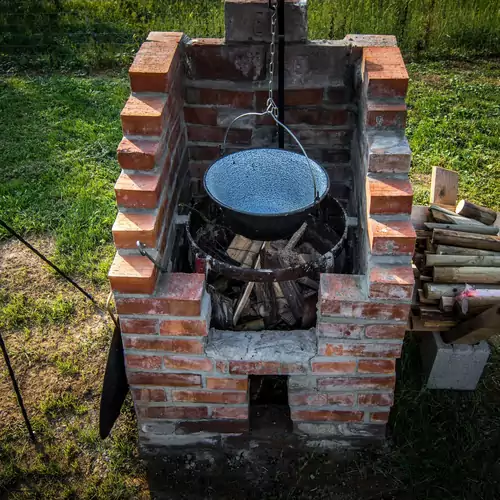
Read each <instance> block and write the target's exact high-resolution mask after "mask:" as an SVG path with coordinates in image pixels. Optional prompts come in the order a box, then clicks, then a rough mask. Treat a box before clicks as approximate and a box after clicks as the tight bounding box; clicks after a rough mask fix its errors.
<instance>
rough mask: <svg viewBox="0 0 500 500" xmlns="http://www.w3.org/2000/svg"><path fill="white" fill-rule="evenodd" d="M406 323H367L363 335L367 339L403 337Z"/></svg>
mask: <svg viewBox="0 0 500 500" xmlns="http://www.w3.org/2000/svg"><path fill="white" fill-rule="evenodd" d="M405 331H406V325H368V326H367V327H366V329H365V336H366V338H369V339H403V338H404V336H405Z"/></svg>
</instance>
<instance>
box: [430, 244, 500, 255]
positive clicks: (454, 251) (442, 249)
mask: <svg viewBox="0 0 500 500" xmlns="http://www.w3.org/2000/svg"><path fill="white" fill-rule="evenodd" d="M436 254H437V255H491V256H493V257H495V256H497V257H500V252H492V251H491V250H479V249H478V248H463V247H453V246H449V245H438V246H437V247H436Z"/></svg>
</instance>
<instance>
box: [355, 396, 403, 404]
mask: <svg viewBox="0 0 500 500" xmlns="http://www.w3.org/2000/svg"><path fill="white" fill-rule="evenodd" d="M393 402H394V397H393V395H392V394H358V404H359V405H360V406H391V405H392V404H393Z"/></svg>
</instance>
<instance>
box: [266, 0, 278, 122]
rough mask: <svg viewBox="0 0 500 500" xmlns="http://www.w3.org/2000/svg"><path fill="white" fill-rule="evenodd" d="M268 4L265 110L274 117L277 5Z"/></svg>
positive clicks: (274, 3) (276, 109)
mask: <svg viewBox="0 0 500 500" xmlns="http://www.w3.org/2000/svg"><path fill="white" fill-rule="evenodd" d="M269 6H270V8H271V10H272V12H273V13H272V14H271V45H270V48H269V52H270V56H269V96H268V98H267V103H266V106H267V109H266V111H267V112H269V113H270V114H272V115H273V116H275V117H278V106H276V103H275V102H274V99H273V83H274V59H275V53H276V20H277V18H278V5H277V3H276V2H273V6H271V1H270V2H269Z"/></svg>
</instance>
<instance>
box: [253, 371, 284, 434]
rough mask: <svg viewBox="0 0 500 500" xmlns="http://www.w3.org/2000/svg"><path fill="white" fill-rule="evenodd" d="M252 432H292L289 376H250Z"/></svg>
mask: <svg viewBox="0 0 500 500" xmlns="http://www.w3.org/2000/svg"><path fill="white" fill-rule="evenodd" d="M248 379H249V382H250V403H249V404H250V412H249V417H250V431H251V432H259V431H260V432H262V431H264V432H267V433H271V434H276V433H285V432H291V431H292V429H293V422H292V419H291V418H290V406H289V405H288V376H287V375H249V377H248Z"/></svg>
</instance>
